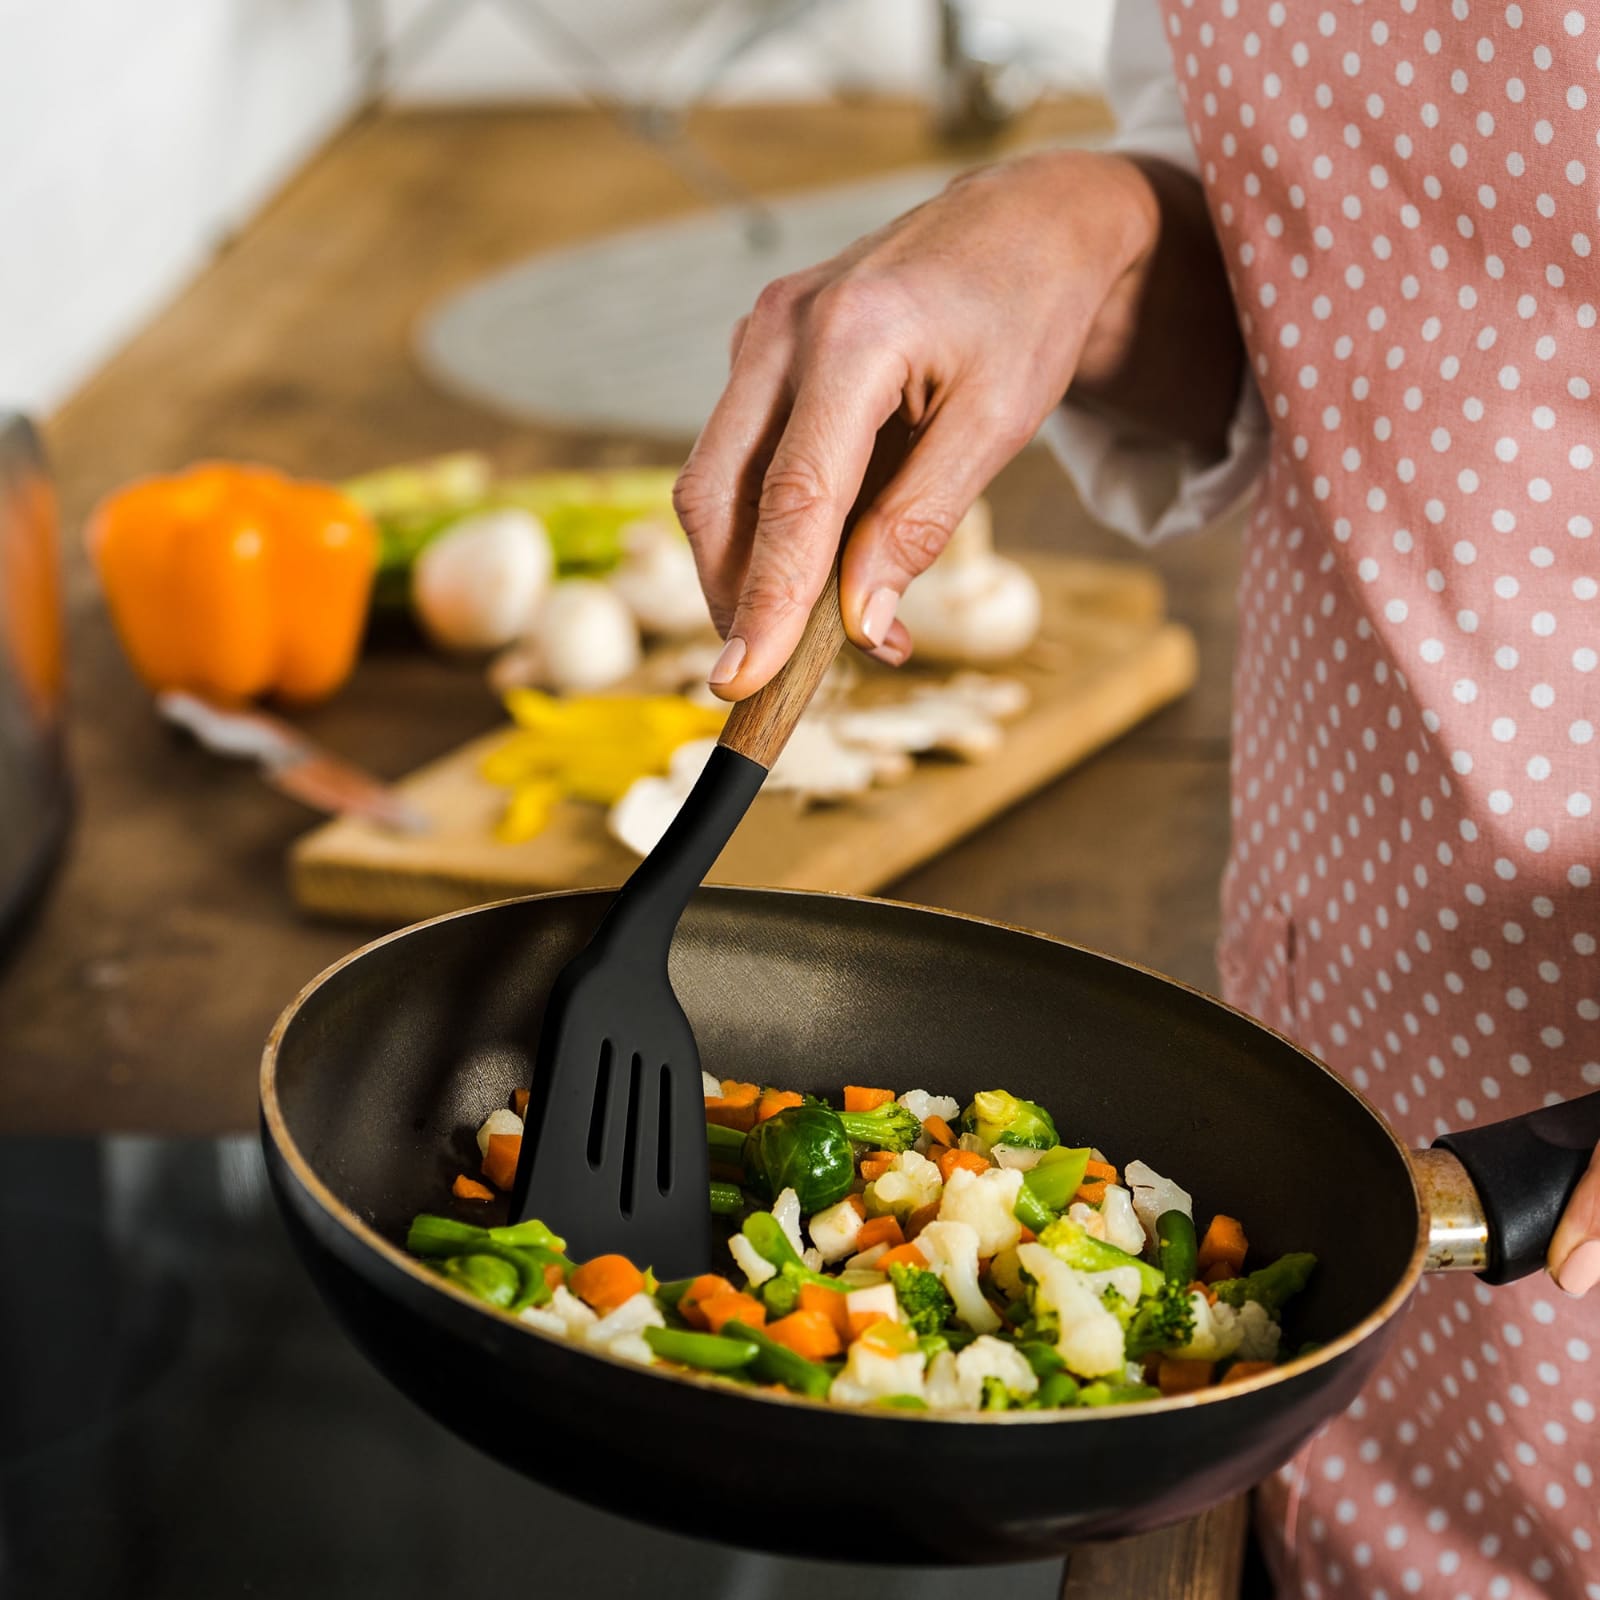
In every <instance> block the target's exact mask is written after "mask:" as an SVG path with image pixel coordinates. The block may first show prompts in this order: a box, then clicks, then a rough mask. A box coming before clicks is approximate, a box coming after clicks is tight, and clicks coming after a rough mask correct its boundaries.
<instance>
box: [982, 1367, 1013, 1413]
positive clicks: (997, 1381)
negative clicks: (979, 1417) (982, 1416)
mask: <svg viewBox="0 0 1600 1600" xmlns="http://www.w3.org/2000/svg"><path fill="white" fill-rule="evenodd" d="M1015 1404H1016V1401H1015V1399H1014V1398H1013V1397H1012V1393H1011V1391H1010V1390H1009V1389H1008V1388H1006V1383H1005V1379H1004V1378H996V1377H992V1376H991V1377H988V1378H985V1379H984V1380H983V1398H982V1400H981V1401H980V1402H979V1405H978V1409H979V1410H980V1411H1009V1410H1010V1409H1011V1408H1012V1406H1013V1405H1015Z"/></svg>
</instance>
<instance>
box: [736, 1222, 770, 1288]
mask: <svg viewBox="0 0 1600 1600" xmlns="http://www.w3.org/2000/svg"><path fill="white" fill-rule="evenodd" d="M728 1252H729V1254H730V1255H732V1257H733V1259H734V1263H735V1264H736V1265H737V1266H738V1268H739V1270H740V1271H741V1272H742V1273H743V1274H744V1275H745V1277H746V1278H747V1279H748V1280H749V1282H750V1287H751V1288H752V1289H759V1288H760V1287H761V1285H762V1284H764V1283H765V1282H766V1281H767V1279H768V1278H775V1277H777V1275H778V1269H777V1268H776V1267H775V1266H773V1264H772V1263H771V1262H770V1261H768V1260H767V1258H766V1257H765V1256H764V1255H762V1254H761V1252H760V1251H759V1250H757V1249H756V1247H755V1246H754V1245H753V1244H751V1243H750V1241H749V1240H748V1239H747V1238H745V1236H744V1235H743V1234H742V1233H736V1234H734V1236H733V1237H732V1238H731V1239H730V1240H729V1241H728Z"/></svg>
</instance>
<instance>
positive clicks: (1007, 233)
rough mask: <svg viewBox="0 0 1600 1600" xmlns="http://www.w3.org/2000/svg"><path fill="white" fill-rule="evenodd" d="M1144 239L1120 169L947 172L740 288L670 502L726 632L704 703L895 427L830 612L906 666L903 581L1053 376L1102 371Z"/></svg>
mask: <svg viewBox="0 0 1600 1600" xmlns="http://www.w3.org/2000/svg"><path fill="white" fill-rule="evenodd" d="M1159 231H1160V208H1159V206H1158V202H1157V197H1156V193H1155V191H1154V189H1153V188H1152V186H1151V183H1150V181H1149V180H1148V178H1147V177H1146V175H1145V173H1144V172H1143V171H1142V170H1141V168H1140V167H1139V166H1137V165H1135V164H1134V163H1133V162H1131V161H1129V160H1126V159H1124V158H1122V157H1120V156H1115V155H1099V154H1090V153H1086V152H1080V151H1052V152H1048V153H1045V154H1040V155H1034V156H1029V157H1026V158H1024V159H1022V160H1018V161H1013V162H1009V163H1006V164H1004V165H1001V166H996V167H988V168H984V169H981V170H979V171H977V172H974V173H971V174H968V175H966V176H964V177H962V178H959V179H957V180H956V181H955V182H954V183H952V184H951V185H950V187H949V188H948V189H946V190H945V191H944V193H943V194H941V195H940V196H939V197H938V198H937V199H934V200H931V201H929V202H928V203H927V204H926V205H924V206H920V207H918V208H917V209H916V210H915V211H912V212H909V213H908V214H907V215H905V216H903V217H901V218H899V219H898V220H897V221H895V222H892V223H890V224H889V225H888V226H887V227H886V228H883V229H881V230H880V231H878V232H877V233H874V234H870V235H869V236H868V237H867V238H865V239H862V240H860V241H858V242H857V243H856V244H854V245H852V246H851V247H850V248H849V249H848V250H846V251H844V252H843V254H841V255H838V256H836V257H834V259H833V260H831V261H828V262H824V263H823V264H822V265H821V266H818V267H813V268H811V269H810V270H808V271H805V272H800V273H796V274H794V275H793V276H791V277H787V278H780V279H778V280H777V281H776V282H775V283H772V284H770V285H768V287H767V288H766V289H765V290H763V291H762V294H761V297H760V299H759V300H758V301H757V302H756V306H755V309H754V310H753V311H752V312H751V313H750V315H749V316H748V317H746V318H745V319H744V320H743V321H742V322H741V323H740V324H739V326H738V327H737V328H736V329H735V331H734V336H733V352H732V371H731V373H730V376H729V379H728V384H727V388H726V389H725V390H724V392H723V394H722V397H721V399H720V400H719V401H718V403H717V406H716V409H715V411H714V412H713V413H712V416H711V419H710V421H709V422H708V423H707V424H706V427H705V430H704V432H703V433H702V434H701V436H700V439H699V442H698V443H697V444H696V445H695V447H694V451H693V452H692V454H691V455H690V457H689V460H688V462H687V464H686V465H685V466H684V469H683V472H682V475H681V476H680V477H679V479H678V483H677V488H676V491H675V495H674V499H675V501H676V504H677V509H678V515H679V517H680V518H681V520H682V522H683V526H684V528H685V530H686V531H687V532H688V535H689V538H690V541H691V543H692V545H693V547H694V552H695V559H696V561H697V562H698V563H699V569H700V581H701V583H702V585H703V586H704V588H705V591H706V596H707V599H708V600H709V602H710V606H711V613H712V616H713V617H714V618H715V620H716V623H717V626H718V628H719V629H720V630H721V631H722V632H723V634H724V635H725V636H726V639H727V643H726V645H725V646H724V648H723V652H722V655H721V657H720V659H719V660H718V662H717V665H716V667H715V669H714V670H713V672H712V674H711V682H712V685H713V687H714V688H715V690H716V692H717V693H718V694H719V695H721V696H722V697H723V698H724V699H728V700H738V699H742V698H743V697H744V696H746V695H749V694H751V693H753V692H754V691H755V690H756V689H758V688H760V687H761V686H762V685H763V684H764V683H766V681H767V680H768V679H769V678H771V677H772V675H773V674H774V673H775V672H776V671H777V670H778V668H779V667H780V666H781V665H782V664H783V663H784V661H785V660H786V659H787V658H788V656H789V653H790V651H792V650H793V648H794V646H795V644H796V643H797V642H798V640H799V637H800V633H801V630H802V628H803V627H804V625H805V620H806V617H807V615H808V614H809V612H810V610H811V606H812V604H813V602H814V601H815V600H816V598H817V595H818V594H819V593H820V592H821V590H822V586H823V583H824V582H825V580H826V578H827V574H828V568H829V565H830V563H831V562H832V560H833V557H834V553H835V551H836V550H837V549H838V544H839V535H840V530H841V528H842V527H843V524H844V519H845V517H846V515H847V513H848V512H849V510H850V508H851V506H852V504H853V503H854V502H855V500H856V498H857V494H858V491H859V490H860V488H861V484H862V480H863V476H864V474H865V473H866V470H867V466H868V462H869V459H870V458H871V456H872V453H873V447H874V442H875V440H876V439H877V436H878V432H879V430H880V429H881V428H883V427H884V425H885V423H887V422H888V421H889V420H890V419H891V418H895V417H899V418H900V419H901V420H902V421H903V423H904V424H905V425H906V427H907V429H908V430H909V431H908V432H907V433H906V438H907V439H908V440H909V443H908V444H907V446H906V448H905V450H904V453H903V455H902V456H901V458H900V460H899V462H898V466H897V468H896V469H895V470H894V471H893V475H892V476H891V477H890V478H889V480H888V482H887V485H886V487H884V488H883V489H882V490H881V491H880V492H879V493H878V494H877V495H876V496H875V498H874V499H873V500H872V503H871V505H870V506H868V507H867V508H866V509H865V510H864V512H863V514H862V516H861V518H860V520H859V521H858V522H857V524H856V527H855V531H854V533H853V535H852V537H851V539H850V541H849V545H848V548H847V549H846V551H845V555H844V561H843V566H842V568H841V573H840V579H841V581H840V606H841V609H842V611H843V615H844V622H845V627H846V630H847V632H848V633H849V635H850V637H851V638H852V639H853V640H854V641H855V642H856V643H857V644H858V645H860V646H861V647H862V648H863V649H865V650H868V651H870V652H871V653H872V654H874V655H876V656H877V657H878V659H880V660H882V661H886V662H889V663H891V664H894V665H898V664H899V663H900V662H902V661H904V660H905V659H906V657H907V656H909V655H910V653H911V638H910V635H909V634H908V633H907V631H906V629H905V627H904V625H903V624H901V623H898V622H896V621H895V620H894V613H895V607H896V605H897V603H898V601H899V598H900V596H901V594H902V593H904V591H905V588H906V585H907V584H909V583H910V582H911V580H912V579H913V578H914V577H915V576H916V575H917V574H918V573H919V572H921V571H922V570H923V569H924V568H925V567H927V566H928V565H929V563H930V562H932V560H933V559H934V557H935V556H936V555H937V554H938V553H939V551H940V550H941V549H942V548H943V547H944V544H945V541H946V540H947V539H948V538H949V537H950V533H951V530H952V529H953V528H954V527H955V525H956V523H957V522H958V521H959V520H960V519H961V517H962V516H963V514H964V513H965V512H966V511H967V509H968V507H969V506H970V505H971V504H972V502H973V501H974V500H975V499H976V498H977V496H978V495H979V493H981V491H982V490H983V488H984V486H985V485H986V484H987V483H988V482H989V480H990V479H991V478H992V477H993V476H994V475H995V473H996V472H998V471H999V469H1000V468H1001V467H1002V466H1003V465H1004V464H1005V463H1006V462H1007V461H1008V460H1009V459H1010V458H1011V457H1012V456H1013V455H1015V454H1016V452H1017V451H1018V450H1020V449H1021V448H1022V447H1023V445H1025V444H1026V443H1027V442H1028V440H1029V439H1030V438H1031V437H1032V436H1033V434H1034V432H1035V430H1036V429H1037V428H1038V426H1039V424H1040V422H1041V421H1042V420H1043V419H1044V417H1045V416H1046V415H1047V414H1048V413H1049V411H1050V410H1051V408H1052V407H1053V406H1055V405H1057V404H1058V403H1059V402H1060V400H1061V398H1062V396H1063V395H1064V394H1065V392H1066V389H1067V386H1068V385H1069V384H1070V383H1071V382H1072V381H1073V379H1074V376H1075V375H1076V376H1078V377H1079V378H1081V379H1083V380H1085V381H1086V382H1088V383H1090V384H1093V383H1097V382H1106V381H1113V380H1114V379H1115V376H1116V374H1117V371H1118V369H1119V367H1120V366H1121V364H1122V362H1123V361H1124V359H1125V357H1126V355H1127V352H1128V349H1129V347H1130V344H1131V340H1132V330H1133V326H1134V323H1135V320H1136V318H1135V311H1136V308H1137V305H1138V302H1139V299H1140V296H1141V293H1142V287H1143V285H1142V275H1143V271H1144V268H1145V266H1146V264H1147V263H1148V261H1149V260H1150V258H1151V256H1152V253H1153V252H1154V249H1155V244H1156V240H1157V236H1158V234H1159Z"/></svg>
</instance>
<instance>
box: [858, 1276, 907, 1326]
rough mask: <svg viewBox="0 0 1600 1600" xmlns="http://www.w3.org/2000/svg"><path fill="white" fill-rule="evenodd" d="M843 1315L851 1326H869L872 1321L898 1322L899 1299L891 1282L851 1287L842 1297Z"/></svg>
mask: <svg viewBox="0 0 1600 1600" xmlns="http://www.w3.org/2000/svg"><path fill="white" fill-rule="evenodd" d="M844 1304H845V1315H846V1316H848V1317H849V1319H850V1324H851V1326H852V1327H857V1326H859V1327H864V1328H865V1327H871V1326H872V1324H873V1323H874V1322H882V1321H886V1320H887V1321H889V1322H899V1321H900V1320H901V1318H900V1301H899V1299H898V1298H897V1297H896V1295H895V1292H894V1285H893V1284H891V1283H879V1284H874V1285H873V1286H872V1287H871V1288H866V1289H852V1290H850V1292H849V1293H848V1294H846V1295H845V1297H844Z"/></svg>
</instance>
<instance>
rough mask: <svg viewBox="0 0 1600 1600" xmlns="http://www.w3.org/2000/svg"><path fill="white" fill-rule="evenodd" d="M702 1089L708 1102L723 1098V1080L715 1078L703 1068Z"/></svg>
mask: <svg viewBox="0 0 1600 1600" xmlns="http://www.w3.org/2000/svg"><path fill="white" fill-rule="evenodd" d="M700 1089H701V1092H702V1093H703V1094H704V1095H705V1097H706V1099H707V1100H717V1099H720V1098H721V1096H722V1079H721V1078H713V1077H712V1076H711V1074H710V1073H709V1072H707V1071H706V1070H705V1069H704V1068H703V1067H702V1068H701V1070H700Z"/></svg>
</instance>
